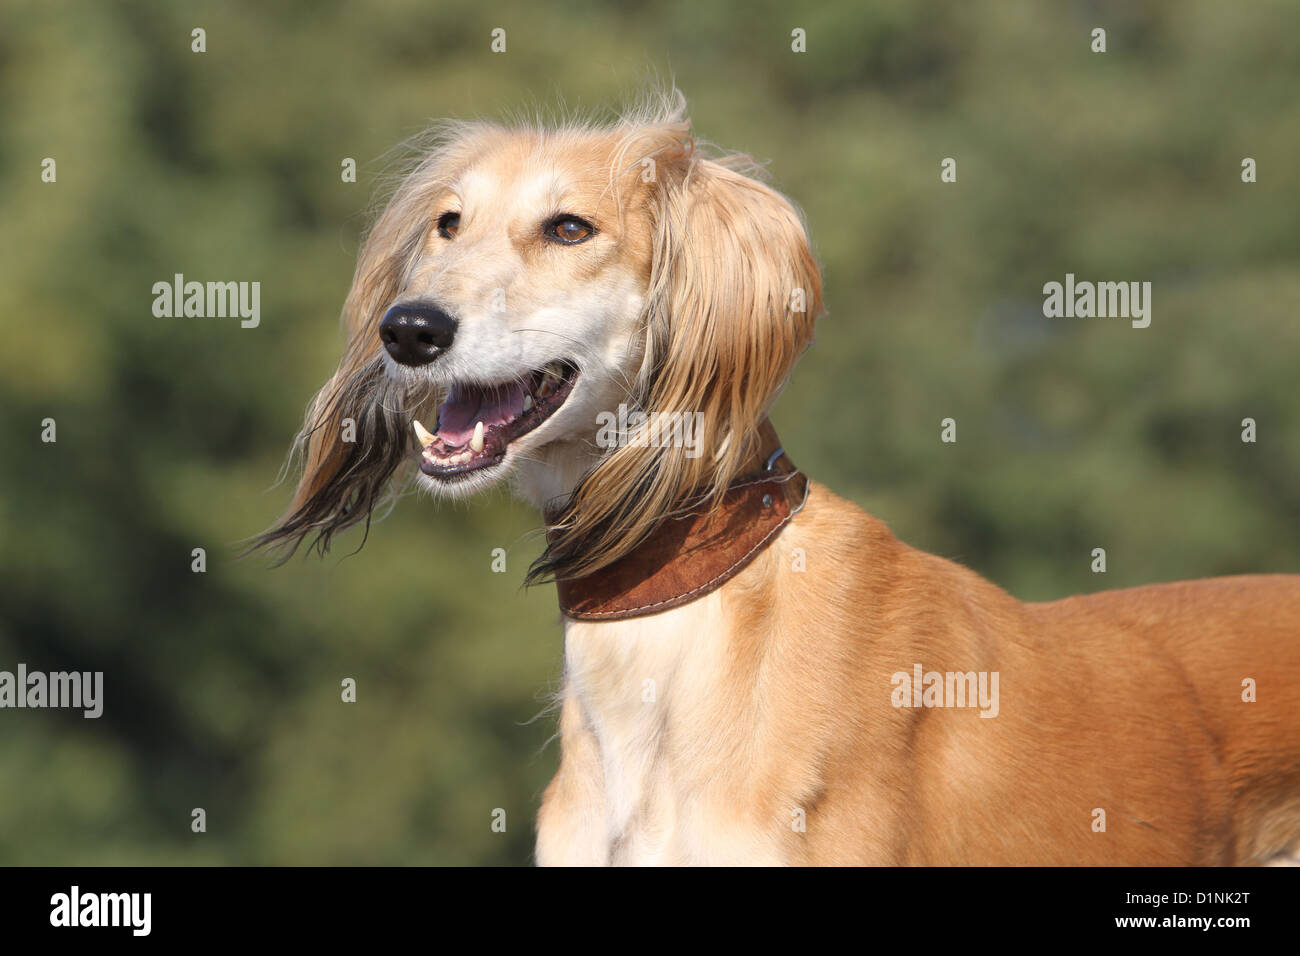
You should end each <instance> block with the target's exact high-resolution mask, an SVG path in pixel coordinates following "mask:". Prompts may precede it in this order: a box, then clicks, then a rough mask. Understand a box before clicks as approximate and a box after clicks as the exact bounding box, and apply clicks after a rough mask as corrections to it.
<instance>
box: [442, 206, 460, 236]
mask: <svg viewBox="0 0 1300 956" xmlns="http://www.w3.org/2000/svg"><path fill="white" fill-rule="evenodd" d="M459 228H460V213H458V212H444V213H443V214H442V215H441V216H439V217H438V235H440V236H442V238H444V239H454V238H455V236H456V230H457V229H459Z"/></svg>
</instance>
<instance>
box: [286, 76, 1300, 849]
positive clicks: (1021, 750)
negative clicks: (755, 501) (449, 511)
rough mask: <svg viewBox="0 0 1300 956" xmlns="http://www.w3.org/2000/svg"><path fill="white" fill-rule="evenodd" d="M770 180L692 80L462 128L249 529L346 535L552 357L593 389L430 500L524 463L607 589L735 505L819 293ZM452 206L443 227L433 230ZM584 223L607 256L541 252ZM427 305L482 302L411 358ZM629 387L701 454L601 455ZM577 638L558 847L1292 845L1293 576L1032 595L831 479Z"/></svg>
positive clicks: (412, 207)
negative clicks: (430, 437)
mask: <svg viewBox="0 0 1300 956" xmlns="http://www.w3.org/2000/svg"><path fill="white" fill-rule="evenodd" d="M755 173H756V170H755V169H754V167H753V164H752V163H751V162H749V161H748V160H746V159H745V157H743V156H741V155H739V154H729V153H721V152H718V151H712V152H711V153H709V154H708V155H706V154H705V151H704V150H701V149H700V148H699V145H698V144H697V143H696V142H695V140H694V139H693V137H692V135H691V131H690V124H689V122H688V121H687V119H686V117H685V111H684V101H683V100H682V98H681V97H680V94H676V93H675V92H674V93H672V94H669V95H667V96H665V97H662V98H660V99H658V100H656V101H652V102H651V104H650V106H648V107H646V108H642V109H638V110H633V111H631V112H629V113H627V114H625V115H623V116H622V117H620V118H618V119H617V120H615V121H614V122H612V123H609V124H591V123H562V124H559V125H558V126H557V127H555V128H547V127H545V126H542V125H539V124H532V125H529V124H516V125H514V126H499V125H494V124H486V123H469V124H452V125H448V126H446V127H444V128H443V129H442V130H441V132H440V133H439V135H438V136H437V137H436V138H435V140H434V141H433V145H432V146H431V147H427V148H426V149H425V151H424V153H423V154H422V156H421V158H420V160H419V161H418V163H416V164H415V166H414V167H413V168H412V169H411V171H410V172H409V174H408V175H407V176H406V177H405V178H404V179H403V180H402V182H401V184H400V185H399V187H398V188H397V190H396V191H395V193H394V194H393V196H392V198H391V199H390V200H389V202H388V204H387V206H386V207H385V209H384V211H383V212H382V214H381V215H380V216H379V218H378V220H377V221H376V223H375V225H374V227H373V228H372V230H371V232H370V234H369V236H368V238H367V240H366V243H365V246H364V248H363V250H362V253H361V256H360V260H359V262H358V265H357V270H356V276H355V278H354V282H353V286H352V290H351V292H350V293H349V295H348V299H347V303H346V305H345V307H344V326H345V329H346V330H347V334H348V344H347V347H346V350H345V353H344V356H343V359H342V361H341V363H340V366H339V368H338V371H337V372H336V373H335V374H334V376H333V377H332V378H331V379H330V381H329V382H328V383H327V384H326V386H325V387H324V388H323V389H322V390H321V392H320V394H319V395H318V396H317V398H316V399H315V401H314V402H313V404H312V406H311V408H310V410H309V413H308V416H307V420H306V423H305V425H304V428H303V431H302V433H301V435H300V436H299V447H300V448H302V449H304V450H305V469H304V473H303V476H302V480H301V482H300V484H299V486H298V489H297V492H296V493H295V496H294V500H293V503H292V505H291V506H290V509H289V511H288V512H287V513H286V515H285V516H284V518H283V519H282V520H281V522H280V523H279V524H278V525H277V526H276V527H275V528H273V529H272V530H271V531H270V532H268V534H267V535H265V536H264V537H263V539H262V541H261V543H262V544H269V545H277V544H289V545H297V544H298V543H301V542H303V541H304V540H309V539H311V538H313V536H314V537H315V542H316V543H317V544H318V545H319V546H320V547H321V548H322V550H323V549H324V548H325V547H326V546H327V545H328V543H329V538H330V535H332V534H333V533H334V532H336V531H338V530H341V529H343V528H346V527H348V526H349V525H352V524H355V523H358V522H361V521H366V520H368V518H369V515H370V513H371V510H372V509H373V508H374V507H375V504H376V502H377V501H378V500H379V499H380V497H381V495H382V494H383V493H384V492H385V490H386V489H387V488H388V487H389V483H390V480H391V479H392V478H393V476H394V475H395V474H397V473H398V472H399V471H400V470H402V469H403V468H405V466H406V465H408V464H409V463H410V460H411V459H412V458H414V457H415V454H416V451H417V449H416V447H415V444H414V442H413V441H412V438H411V431H410V425H411V419H412V418H413V417H415V416H416V415H423V416H425V417H426V418H427V417H428V415H429V414H430V410H431V408H432V407H433V406H434V405H435V404H436V401H437V398H438V396H439V394H440V393H441V392H443V391H444V390H445V389H446V388H447V387H448V386H450V385H451V384H453V383H459V382H466V381H468V382H474V383H479V384H489V385H490V384H496V383H500V382H503V381H517V380H520V379H521V378H522V377H523V376H526V375H531V374H532V372H533V371H534V370H536V369H539V368H542V367H544V366H545V365H546V364H547V363H550V362H555V361H560V360H563V361H567V362H570V363H571V364H572V366H573V367H574V368H576V369H578V370H579V374H578V375H577V378H576V380H575V384H574V387H573V389H572V392H571V394H570V395H569V396H568V397H567V398H566V399H565V402H564V404H563V406H561V407H560V408H559V409H558V410H557V411H555V413H554V414H553V415H551V417H549V418H547V419H546V420H545V421H544V422H542V423H541V424H540V425H539V426H538V427H537V428H536V429H534V430H532V431H530V432H528V433H526V434H524V435H522V436H520V437H518V438H516V439H515V440H514V441H513V442H512V443H511V444H510V446H509V449H508V450H507V452H506V457H505V458H504V459H503V460H502V461H501V462H499V463H497V464H493V465H491V466H490V468H488V469H485V470H484V471H481V472H474V473H473V475H474V476H473V477H472V478H471V479H470V480H467V481H463V482H460V483H456V482H453V481H447V482H443V481H441V479H435V478H433V477H430V476H428V475H421V476H419V481H420V483H421V487H423V488H425V489H426V490H429V491H430V492H433V493H435V494H438V495H446V496H451V495H463V494H469V493H472V492H474V491H478V490H481V489H482V488H485V487H488V486H490V485H492V484H495V483H496V482H498V481H502V480H507V479H509V480H511V481H512V482H513V483H514V485H515V489H516V491H517V492H518V493H519V494H520V495H521V496H522V497H524V498H525V499H526V500H528V501H530V502H531V503H532V504H534V505H535V506H537V508H538V509H539V510H540V511H541V512H542V513H543V514H544V515H545V516H546V517H547V519H548V523H549V524H550V531H551V536H550V538H549V544H548V547H547V550H546V553H545V554H544V555H543V556H542V558H541V559H540V560H539V562H538V564H537V565H535V567H534V569H533V571H532V573H531V575H530V580H531V581H537V580H542V579H545V578H548V577H557V578H563V577H577V576H584V575H589V574H599V573H600V571H601V569H602V568H605V567H606V566H607V565H609V564H610V563H611V562H613V561H615V560H617V559H618V558H619V557H621V556H623V555H626V554H628V553H629V552H631V551H632V550H634V549H635V548H636V546H637V544H638V543H639V542H641V541H642V540H643V539H644V538H645V536H646V534H647V533H648V532H649V531H650V530H651V529H652V528H654V527H655V526H656V524H657V523H658V522H659V521H660V520H662V519H663V518H665V517H666V516H668V515H671V514H673V513H674V512H675V511H677V510H679V509H680V508H681V507H682V506H683V502H684V501H686V500H687V499H693V498H695V497H696V496H700V495H708V494H712V495H713V500H714V501H715V502H716V501H718V500H719V499H720V495H718V494H717V492H718V491H719V490H720V489H723V488H725V487H726V486H727V485H728V484H729V483H730V482H732V481H733V480H735V479H736V478H737V477H738V476H740V475H741V474H742V472H743V470H744V469H745V468H747V467H750V463H749V462H748V461H747V458H746V456H747V453H748V452H747V450H748V448H749V445H750V439H751V438H753V436H754V435H755V432H756V430H757V428H758V425H759V423H760V421H761V420H762V419H763V416H764V415H765V413H766V411H767V409H768V408H769V406H770V405H771V403H772V402H773V401H774V399H775V397H776V395H777V394H778V392H779V391H780V389H781V386H782V384H783V383H784V381H785V379H786V377H787V376H788V375H789V373H790V371H791V369H792V368H793V367H794V364H795V362H796V360H797V358H798V357H799V355H800V353H801V352H802V350H803V349H804V347H805V346H806V345H807V344H808V342H809V341H810V339H811V337H812V332H813V324H814V321H815V319H816V318H817V317H818V315H819V314H820V312H821V279H820V274H819V270H818V267H817V264H816V261H815V259H814V258H813V255H812V251H811V247H810V243H809V241H808V236H807V233H806V230H805V228H804V225H803V222H802V219H801V217H800V215H799V213H798V211H797V210H796V209H795V207H794V206H793V205H792V204H791V203H790V202H789V201H788V200H786V199H785V198H784V197H783V196H781V195H780V194H779V193H778V192H776V191H775V190H773V189H772V188H770V187H769V186H766V185H764V184H762V183H760V182H759V181H757V179H755V178H754V177H755ZM448 212H455V213H458V214H460V216H461V221H460V225H459V227H458V230H457V233H456V235H455V236H454V237H453V236H440V235H439V234H438V232H437V230H436V229H435V224H436V222H437V221H438V218H439V216H441V215H442V214H444V213H448ZM560 213H564V214H576V215H578V216H581V217H583V218H585V220H586V221H588V222H590V223H592V224H594V226H595V229H596V232H595V234H594V235H593V237H592V238H591V240H590V241H584V242H582V243H581V244H578V245H574V246H571V247H568V246H558V245H556V244H554V243H551V242H547V241H546V240H545V239H544V238H543V233H542V229H543V225H542V224H543V223H544V221H545V220H546V217H548V216H554V215H557V214H560ZM498 297H500V298H501V299H502V301H503V302H504V303H505V305H504V307H503V308H494V307H492V306H491V303H492V302H493V301H494V300H495V299H496V298H498ZM409 301H427V302H434V303H437V304H438V305H439V306H440V307H441V308H444V309H445V310H447V312H448V313H449V314H452V315H454V316H455V317H456V319H457V322H458V327H457V331H456V338H455V343H454V344H453V345H452V346H451V347H450V348H449V349H447V350H445V354H442V355H441V356H439V357H438V359H437V360H436V361H433V362H431V363H430V364H428V365H427V366H423V367H421V368H416V369H413V368H411V367H408V366H402V367H399V366H398V364H397V363H396V362H394V361H393V360H392V359H390V358H389V357H388V356H387V355H386V354H384V351H383V349H382V347H381V343H380V340H379V337H378V327H379V322H380V320H381V318H382V316H383V315H384V313H385V311H386V310H387V309H388V308H390V307H391V306H392V305H393V304H394V303H396V302H409ZM841 386H842V387H845V388H849V387H851V383H830V387H841ZM620 403H627V404H629V405H631V406H633V407H634V408H636V409H639V410H642V411H645V412H651V413H653V412H656V411H660V412H669V413H673V412H687V413H692V414H694V413H699V414H700V415H701V417H702V421H703V447H704V449H705V451H706V453H705V454H703V455H701V456H699V457H694V458H693V457H690V456H688V455H687V454H686V453H685V449H683V448H681V447H672V446H669V447H638V446H637V445H636V444H625V445H621V446H619V447H615V448H608V449H601V448H597V447H596V444H595V442H594V435H595V431H596V424H595V417H596V415H597V414H598V413H600V412H606V411H610V410H612V409H614V408H615V407H616V406H617V405H619V404H620ZM349 421H350V422H352V423H353V424H354V425H355V426H356V429H357V436H356V441H354V442H347V441H346V440H344V439H343V438H342V435H343V434H344V431H345V428H346V427H348V425H347V423H348V422H349ZM796 451H797V450H796ZM796 555H799V556H801V559H802V560H803V561H805V562H806V569H804V570H797V569H796V568H795V565H794V561H795V557H796ZM565 653H566V689H565V693H564V703H563V710H562V715H561V721H560V724H561V735H562V741H563V742H562V750H563V754H562V762H561V767H560V771H559V773H558V775H557V776H556V778H555V781H554V782H553V783H552V784H551V786H550V788H549V789H548V791H547V794H546V799H545V801H544V804H543V807H542V812H541V818H540V823H539V833H538V859H539V860H540V861H541V862H543V863H566V862H570V863H592V864H596V863H643V862H651V863H832V864H834V863H937V864H953V863H990V864H992V863H1107V864H1111V863H1130V864H1168V863H1180V864H1219V863H1250V862H1263V861H1268V860H1270V859H1271V858H1274V857H1277V856H1278V855H1279V854H1282V853H1284V852H1285V851H1287V850H1289V851H1290V852H1291V853H1295V852H1296V849H1297V847H1300V578H1297V577H1284V576H1268V577H1242V578H1228V579H1222V580H1213V581H1200V582H1191V583H1183V584H1168V585H1159V586H1153V587H1147V588H1137V589H1133V590H1128V591H1120V592H1115V593H1110V594H1099V595H1093V596H1090V597H1076V598H1069V599H1067V600H1064V601H1057V602H1054V603H1050V604H1022V603H1020V602H1019V601H1017V600H1015V599H1014V598H1012V597H1011V596H1010V595H1008V594H1006V593H1005V592H1003V591H1001V590H1000V589H998V588H997V587H996V586H994V585H993V584H990V583H989V582H987V581H985V580H983V579H982V578H980V577H979V576H978V575H976V574H974V573H973V572H971V571H969V570H966V569H965V568H962V567H959V566H957V565H955V564H952V563H950V562H948V561H945V560H942V559H940V558H937V557H934V556H931V555H927V554H923V553H921V552H918V551H915V550H913V549H911V548H909V547H907V546H906V545H904V544H901V543H900V542H898V541H897V540H895V539H894V537H893V536H892V535H891V534H890V533H889V531H888V530H887V529H886V528H885V527H884V526H883V525H882V524H881V523H879V522H878V521H876V520H875V519H873V518H870V517H868V516H867V515H865V514H864V513H862V512H861V511H860V510H858V509H857V508H856V507H854V506H853V505H852V504H849V503H848V502H845V501H843V500H841V499H839V498H837V497H836V496H835V495H834V494H832V493H831V492H830V491H829V490H827V489H826V488H823V487H821V486H819V485H814V487H813V488H812V491H811V494H810V496H809V500H808V503H807V506H806V507H805V508H804V509H803V511H802V512H800V513H799V514H798V515H797V516H796V517H795V519H794V521H793V522H792V523H791V524H790V525H789V526H787V527H786V529H785V530H784V531H783V532H782V533H781V534H780V536H779V537H778V538H777V539H776V542H775V544H773V545H772V546H771V547H769V548H768V550H766V551H765V552H763V553H762V554H761V555H760V556H759V557H758V559H757V560H755V561H754V562H753V563H752V564H751V565H750V566H749V567H747V568H746V569H745V570H744V571H743V572H742V573H740V574H739V575H738V576H737V577H735V578H733V579H732V580H730V581H729V582H728V583H727V584H725V585H724V586H723V587H722V588H720V589H719V590H716V591H714V592H712V593H710V594H708V595H707V596H705V597H702V598H700V599H698V600H696V601H693V602H691V603H688V604H686V605H683V606H681V607H678V608H676V609H674V610H671V611H668V612H665V613H661V614H655V615H652V616H648V617H644V618H636V619H632V620H625V621H604V622H600V623H581V622H577V621H573V620H570V621H568V622H567V623H566V651H565ZM918 664H919V665H921V666H922V667H923V668H924V670H925V671H939V672H956V673H963V674H964V673H972V672H981V673H983V674H986V675H989V674H993V673H996V675H997V677H998V680H999V684H998V689H999V703H998V707H997V713H996V716H993V715H992V711H989V714H990V716H988V717H982V716H980V713H979V712H977V711H976V710H973V709H970V708H961V707H952V708H948V707H942V708H924V707H922V708H909V707H899V706H895V704H896V703H898V700H897V699H896V698H895V697H894V694H893V690H894V687H893V675H895V674H899V673H902V674H904V675H905V674H906V673H907V672H909V671H911V670H912V669H913V667H914V665H918ZM1247 678H1250V679H1253V680H1254V681H1256V682H1257V684H1258V701H1257V702H1255V703H1245V702H1243V700H1242V681H1243V680H1245V679H1247ZM1099 813H1104V817H1105V828H1104V830H1102V829H1100V828H1098V827H1097V825H1096V824H1097V822H1098V814H1099Z"/></svg>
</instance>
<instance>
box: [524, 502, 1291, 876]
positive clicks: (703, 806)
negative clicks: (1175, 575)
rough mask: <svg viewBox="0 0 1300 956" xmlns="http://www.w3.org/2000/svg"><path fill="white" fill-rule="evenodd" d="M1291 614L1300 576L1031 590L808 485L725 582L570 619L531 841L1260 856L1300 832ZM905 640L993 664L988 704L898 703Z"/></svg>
mask: <svg viewBox="0 0 1300 956" xmlns="http://www.w3.org/2000/svg"><path fill="white" fill-rule="evenodd" d="M795 549H802V550H803V552H804V554H805V555H806V561H807V570H806V571H804V572H803V573H799V572H795V571H793V570H792V568H793V566H794V561H795V554H794V552H795ZM1298 635H1300V579H1297V578H1296V577H1294V576H1284V575H1275V576H1251V577H1240V578H1224V579H1219V580H1209V581H1196V582H1186V583H1179V584H1167V585H1156V586H1152V587H1144V588H1135V589H1131V590H1125V591H1116V592H1109V593H1101V594H1096V595H1091V596H1088V597H1076V598H1069V599H1067V600H1064V601H1056V602H1052V603H1050V604H1022V603H1020V602H1018V601H1016V600H1015V599H1014V598H1012V597H1011V596H1010V595H1008V594H1006V593H1005V592H1003V591H1001V590H1000V589H999V588H997V587H995V586H994V585H992V584H990V583H989V582H987V581H985V580H984V579H982V578H980V577H979V576H978V575H976V574H974V573H973V572H971V571H969V570H967V569H965V568H962V567H960V566H958V565H955V564H952V563H951V562H948V561H945V560H943V559H941V558H937V557H934V556H933V555H928V554H925V553H922V552H919V551H915V550H913V549H911V548H909V547H907V546H906V545H905V544H902V543H901V542H899V541H898V540H896V539H895V538H894V537H893V536H892V535H891V534H890V532H889V530H888V529H887V528H886V527H885V526H884V525H883V524H881V523H880V522H878V521H876V520H875V519H873V518H871V517H869V516H868V515H866V514H864V513H863V512H862V511H861V510H859V509H858V508H857V507H856V506H854V505H853V504H851V503H849V502H846V501H844V500H843V499H841V498H838V497H837V496H835V495H834V494H833V493H832V492H830V491H829V490H827V489H826V488H824V487H822V486H820V485H817V484H814V486H813V489H812V492H811V494H810V496H809V501H808V504H807V507H806V508H805V509H804V510H803V512H801V513H800V514H799V515H798V516H796V518H795V519H794V522H793V523H792V525H791V526H790V527H788V528H787V529H786V530H785V531H784V532H783V533H782V534H781V536H780V537H779V539H778V540H777V542H776V544H775V545H773V546H772V547H771V548H770V549H769V550H768V551H767V552H765V553H764V555H763V556H762V557H761V558H760V559H759V560H758V561H756V562H755V563H754V564H753V565H751V566H750V567H749V568H748V569H746V570H745V571H744V572H743V573H742V574H740V575H739V576H738V577H737V578H735V579H734V580H732V581H731V582H730V583H728V584H727V585H726V586H724V587H723V588H722V589H721V590H719V591H716V592H714V593H713V594H711V595H709V596H708V597H707V598H704V599H702V600H700V601H696V602H694V603H692V604H688V605H686V606H684V607H682V608H679V609H676V610H673V611H670V612H668V613H665V614H659V615H655V616H652V617H648V618H638V619H633V620H629V621H623V622H610V623H606V622H602V623H579V622H574V621H569V622H567V624H566V630H565V642H566V663H567V674H568V686H567V690H566V697H565V702H564V712H563V716H562V720H561V732H562V736H563V743H562V747H563V752H562V761H561V766H560V771H559V773H558V775H557V776H556V779H555V781H554V782H553V783H552V784H551V787H550V788H549V790H548V791H547V794H546V798H545V800H544V803H543V808H542V813H541V817H540V825H539V840H538V859H539V861H540V862H542V863H557V864H558V863H585V864H597V863H644V862H651V863H701V864H726V863H738V862H743V863H789V864H850V863H857V864H931V865H933V864H1082V865H1103V864H1105V865H1110V864H1127V865H1157V864H1159V865H1173V864H1187V865H1216V864H1231V863H1254V862H1264V861H1268V860H1269V859H1270V858H1272V857H1274V856H1275V855H1276V854H1278V853H1281V852H1283V851H1284V850H1285V849H1286V848H1287V847H1288V846H1289V845H1292V844H1293V843H1294V841H1295V840H1296V839H1297V837H1298V836H1300V718H1298V716H1297V715H1300V639H1298ZM914 662H920V663H922V664H923V665H924V666H925V667H926V668H927V669H934V670H938V671H949V670H953V671H969V670H996V671H999V672H1000V674H1001V707H1000V710H999V713H998V716H997V717H995V718H992V719H982V718H980V717H979V716H978V714H977V713H976V712H975V711H974V710H970V709H957V708H952V709H943V708H935V709H906V708H895V707H894V706H893V705H892V703H891V684H890V675H891V674H892V673H894V672H897V671H907V670H910V669H911V667H912V665H913V663H914ZM1245 677H1254V678H1255V679H1256V680H1257V681H1258V684H1259V689H1260V699H1259V701H1258V702H1257V703H1244V702H1243V701H1242V699H1241V691H1242V687H1241V681H1242V679H1243V678H1245ZM647 679H649V680H653V681H654V682H655V693H656V699H655V701H654V702H653V703H649V702H645V701H643V699H642V698H643V689H644V686H645V684H644V682H645V681H646V680H647ZM611 792H614V793H617V794H618V795H619V796H618V805H617V806H614V805H611V802H610V800H609V796H608V794H609V793H611ZM1097 808H1100V809H1102V810H1104V811H1105V813H1106V830H1105V832H1094V829H1093V819H1094V816H1093V811H1094V810H1095V809H1097ZM800 809H801V810H803V811H804V815H805V821H806V822H805V829H804V832H799V831H798V830H796V829H795V828H794V827H793V826H792V822H793V813H794V811H795V810H800Z"/></svg>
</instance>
